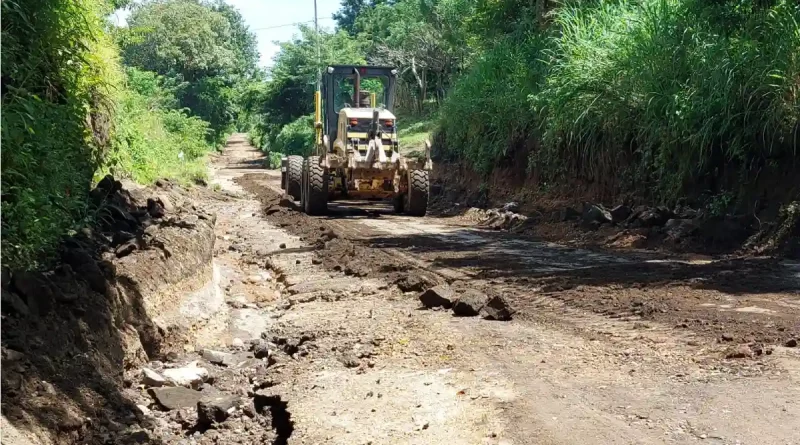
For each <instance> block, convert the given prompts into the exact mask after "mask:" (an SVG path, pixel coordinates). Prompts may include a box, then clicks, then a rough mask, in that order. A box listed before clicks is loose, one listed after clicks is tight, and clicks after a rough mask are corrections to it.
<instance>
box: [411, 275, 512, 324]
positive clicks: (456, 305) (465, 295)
mask: <svg viewBox="0 0 800 445" xmlns="http://www.w3.org/2000/svg"><path fill="white" fill-rule="evenodd" d="M418 298H419V301H420V303H422V305H423V306H424V307H426V308H428V309H435V310H441V309H451V310H452V311H453V315H455V316H458V317H475V316H481V317H482V318H484V319H486V320H500V321H508V320H511V318H512V315H513V314H514V310H513V309H511V307H510V306H509V305H508V303H507V302H506V300H505V298H503V297H502V296H499V295H494V296H489V295H487V294H485V293H483V292H481V291H479V290H476V289H473V288H466V287H464V286H462V285H459V284H456V285H455V286H452V287H451V286H450V285H447V284H440V285H437V286H434V287H431V288H430V289H427V290H426V291H424V292H422V293H421V294H420V295H419V297H418Z"/></svg>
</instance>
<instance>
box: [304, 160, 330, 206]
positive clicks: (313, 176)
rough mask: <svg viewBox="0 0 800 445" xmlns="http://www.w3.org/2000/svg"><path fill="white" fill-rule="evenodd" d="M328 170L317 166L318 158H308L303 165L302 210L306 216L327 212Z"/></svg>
mask: <svg viewBox="0 0 800 445" xmlns="http://www.w3.org/2000/svg"><path fill="white" fill-rule="evenodd" d="M328 180H329V179H328V169H326V168H324V167H322V166H321V165H319V157H317V156H310V157H308V158H307V159H306V160H305V162H304V163H303V185H304V189H303V191H304V193H303V210H305V212H306V214H308V215H324V214H325V213H326V212H327V211H328Z"/></svg>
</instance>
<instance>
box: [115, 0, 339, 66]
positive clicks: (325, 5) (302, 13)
mask: <svg viewBox="0 0 800 445" xmlns="http://www.w3.org/2000/svg"><path fill="white" fill-rule="evenodd" d="M225 2H226V3H228V4H230V5H233V6H235V7H236V8H237V9H239V12H241V13H242V17H244V20H245V22H246V23H247V25H248V26H249V27H250V30H251V31H253V32H254V33H255V35H256V37H257V38H258V52H259V53H260V54H261V60H260V64H261V66H263V67H269V66H271V65H272V58H273V57H274V56H275V54H277V53H278V50H279V49H280V47H278V45H276V44H275V43H274V42H275V41H281V42H282V41H286V40H291V38H292V36H294V35H295V34H298V33H299V31H298V29H297V26H296V25H293V24H294V23H298V22H308V23H309V24H313V22H314V0H225ZM340 2H341V0H317V15H318V17H319V26H320V28H328V29H332V28H333V26H334V24H335V22H334V21H333V19H332V18H331V16H332V15H333V13H334V12H336V11H338V10H339V6H340ZM128 15H129V12H128V11H118V12H117V13H116V14H115V16H116V21H117V24H119V25H123V24H125V20H126V19H127V17H128ZM264 28H269V29H264Z"/></svg>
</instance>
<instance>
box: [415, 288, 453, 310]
mask: <svg viewBox="0 0 800 445" xmlns="http://www.w3.org/2000/svg"><path fill="white" fill-rule="evenodd" d="M454 299H455V295H454V293H453V290H452V289H451V288H450V286H448V285H446V284H440V285H438V286H434V287H432V288H430V289H428V290H426V291H425V292H423V293H422V294H420V296H419V301H420V302H421V303H422V305H423V306H425V307H426V308H429V309H430V308H434V307H443V308H445V309H450V308H451V307H453V300H454Z"/></svg>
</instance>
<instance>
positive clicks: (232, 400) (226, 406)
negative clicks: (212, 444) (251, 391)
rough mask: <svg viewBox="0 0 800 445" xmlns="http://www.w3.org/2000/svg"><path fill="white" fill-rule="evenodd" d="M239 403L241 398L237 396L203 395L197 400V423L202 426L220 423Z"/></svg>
mask: <svg viewBox="0 0 800 445" xmlns="http://www.w3.org/2000/svg"><path fill="white" fill-rule="evenodd" d="M240 404H241V399H240V398H239V397H237V396H231V395H224V394H220V395H215V396H211V397H203V398H202V399H200V401H198V402H197V423H198V424H199V425H203V426H210V425H213V424H217V423H222V422H224V421H225V420H226V419H227V418H228V416H230V415H231V413H232V412H233V411H235V410H236V407H237V406H239V405H240Z"/></svg>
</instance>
